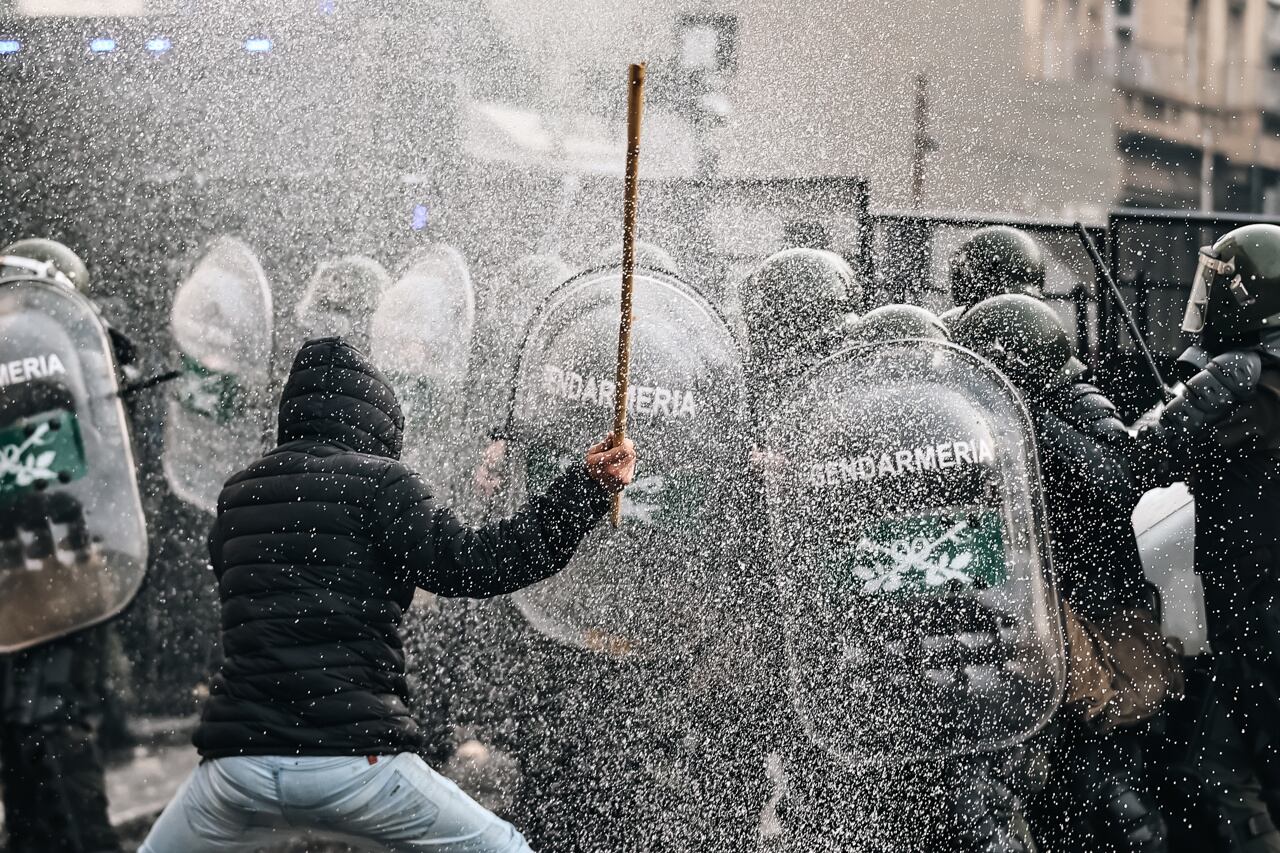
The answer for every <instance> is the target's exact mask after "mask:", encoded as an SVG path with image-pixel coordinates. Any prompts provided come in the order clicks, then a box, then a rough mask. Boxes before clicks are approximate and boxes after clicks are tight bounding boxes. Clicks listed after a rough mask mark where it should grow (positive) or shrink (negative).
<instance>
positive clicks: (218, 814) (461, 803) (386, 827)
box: [138, 752, 532, 853]
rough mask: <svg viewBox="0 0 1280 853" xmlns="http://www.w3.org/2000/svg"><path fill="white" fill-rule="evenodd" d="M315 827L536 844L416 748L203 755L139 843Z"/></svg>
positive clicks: (227, 843)
mask: <svg viewBox="0 0 1280 853" xmlns="http://www.w3.org/2000/svg"><path fill="white" fill-rule="evenodd" d="M304 832H310V833H312V834H313V835H320V836H323V837H333V838H341V839H347V840H352V841H355V842H357V843H363V844H366V845H369V844H371V845H373V846H375V847H376V846H379V845H380V846H381V847H383V848H385V849H386V850H390V851H396V853H399V851H415V853H416V851H431V853H532V851H531V850H530V848H529V845H528V844H527V843H526V842H525V840H524V836H522V835H521V834H520V833H519V832H517V831H516V828H515V827H514V826H512V825H511V824H509V823H507V822H506V821H504V820H502V819H500V818H498V817H497V816H496V815H494V814H493V813H492V812H490V811H488V810H487V809H485V808H484V807H483V806H481V805H480V804H479V803H477V802H476V801H475V800H473V799H471V798H470V797H468V796H467V795H466V794H464V793H463V792H462V791H461V789H459V788H458V786H457V785H455V784H454V783H453V782H451V781H450V780H448V779H446V778H445V777H443V776H441V775H440V774H439V773H437V772H435V771H434V770H432V769H431V768H430V767H428V766H427V764H426V762H424V761H423V760H422V759H421V758H419V757H418V756H416V755H412V754H410V753H403V752H402V753H400V754H399V755H394V756H393V755H380V756H378V760H377V762H376V763H373V764H370V763H369V759H368V758H366V757H364V756H356V757H350V756H341V757H340V756H334V757H309V756H303V757H282V756H281V757H277V756H241V757H234V758H217V759H213V760H211V761H206V762H204V763H203V764H201V765H200V766H199V767H197V768H196V770H195V772H194V773H192V774H191V776H190V777H189V778H188V779H187V781H186V782H184V783H183V785H182V787H181V788H179V789H178V793H177V794H176V795H175V796H174V798H173V801H172V802H170V803H169V805H168V806H166V807H165V810H164V812H163V813H162V814H161V815H160V818H159V820H157V821H156V823H155V826H153V827H152V828H151V833H150V834H149V835H148V836H147V840H146V841H144V842H143V844H142V847H141V848H139V850H138V853H203V851H210V853H212V851H217V853H224V851H246V853H247V851H254V850H257V849H258V848H260V847H262V846H264V845H268V844H273V843H278V842H281V841H286V840H291V839H293V838H294V837H296V836H298V835H301V834H303V833H304Z"/></svg>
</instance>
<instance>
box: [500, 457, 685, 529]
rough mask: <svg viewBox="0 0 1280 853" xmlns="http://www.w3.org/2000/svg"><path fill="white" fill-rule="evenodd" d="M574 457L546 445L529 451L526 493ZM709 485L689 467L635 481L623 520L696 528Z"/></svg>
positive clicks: (624, 498) (624, 501)
mask: <svg viewBox="0 0 1280 853" xmlns="http://www.w3.org/2000/svg"><path fill="white" fill-rule="evenodd" d="M582 458H583V457H582V456H581V455H580V454H577V453H570V452H561V451H557V450H553V449H551V448H549V447H546V446H545V445H534V446H532V447H530V448H529V450H528V454H527V457H526V468H525V471H526V474H527V480H526V482H527V483H528V488H529V493H530V494H536V493H538V492H541V491H542V490H544V489H546V487H547V486H549V485H551V481H552V480H554V479H555V478H556V477H559V476H560V475H561V474H563V473H564V472H565V470H566V469H568V467H569V466H570V465H573V464H574V463H575V462H577V463H581V460H582ZM709 493H710V484H708V483H706V482H705V478H703V477H700V476H699V475H698V472H697V471H695V470H693V469H692V467H683V468H677V469H675V470H669V471H665V472H662V473H655V474H648V475H646V476H641V477H637V478H636V480H635V482H634V483H632V484H631V485H630V486H628V487H627V488H626V490H625V491H624V492H623V493H622V509H623V518H624V521H625V522H627V523H633V524H641V525H660V526H662V527H666V528H678V527H681V526H687V525H691V524H696V522H697V519H698V518H699V517H700V513H702V512H703V510H704V508H705V507H706V506H707V504H708V501H709Z"/></svg>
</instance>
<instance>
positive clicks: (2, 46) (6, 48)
mask: <svg viewBox="0 0 1280 853" xmlns="http://www.w3.org/2000/svg"><path fill="white" fill-rule="evenodd" d="M20 50H22V42H20V41H18V40H17V39H0V54H10V53H17V52H18V51H20Z"/></svg>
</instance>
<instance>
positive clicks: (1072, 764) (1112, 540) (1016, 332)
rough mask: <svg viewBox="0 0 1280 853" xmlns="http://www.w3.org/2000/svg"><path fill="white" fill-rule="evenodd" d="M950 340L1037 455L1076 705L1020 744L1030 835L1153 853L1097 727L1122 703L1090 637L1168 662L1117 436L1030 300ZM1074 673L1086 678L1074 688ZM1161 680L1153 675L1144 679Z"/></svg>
mask: <svg viewBox="0 0 1280 853" xmlns="http://www.w3.org/2000/svg"><path fill="white" fill-rule="evenodd" d="M954 332H955V335H956V337H957V340H959V341H960V342H961V343H963V344H965V345H966V346H969V347H970V348H972V349H974V350H975V351H977V352H980V353H983V354H984V355H986V356H987V357H989V358H991V359H993V360H994V361H996V362H997V363H998V364H999V366H1000V367H1001V369H1002V370H1003V371H1004V372H1005V374H1006V375H1007V376H1008V377H1009V378H1010V379H1011V380H1012V381H1013V382H1014V384H1016V385H1017V386H1018V388H1019V389H1020V390H1021V391H1022V394H1023V397H1024V399H1025V400H1026V403H1027V406H1028V409H1029V410H1030V412H1031V415H1032V418H1033V420H1034V426H1035V431H1036V443H1037V445H1038V449H1039V461H1040V469H1041V475H1042V486H1043V489H1044V497H1045V505H1046V509H1047V510H1048V514H1049V519H1048V520H1049V534H1050V540H1051V546H1052V552H1053V560H1054V570H1055V575H1056V577H1057V579H1058V582H1059V586H1060V592H1061V594H1062V597H1063V599H1064V600H1065V601H1066V602H1067V605H1066V607H1067V608H1068V612H1067V614H1066V617H1067V618H1066V625H1067V628H1068V639H1069V643H1068V645H1069V646H1070V647H1071V648H1070V651H1071V653H1072V658H1073V660H1072V666H1071V667H1070V670H1071V673H1070V677H1071V685H1070V686H1069V689H1068V694H1069V695H1068V698H1069V699H1073V700H1075V701H1077V702H1079V703H1080V705H1081V707H1074V708H1069V709H1068V712H1067V713H1059V714H1057V715H1056V717H1055V721H1054V724H1053V725H1051V727H1050V729H1049V730H1048V731H1046V733H1045V734H1044V735H1042V736H1041V737H1039V738H1037V739H1036V740H1035V741H1034V742H1033V744H1031V747H1032V749H1033V750H1034V751H1036V752H1038V753H1047V754H1048V755H1049V756H1050V758H1051V759H1052V760H1051V762H1050V763H1051V766H1052V772H1053V778H1052V780H1050V781H1052V783H1053V788H1052V789H1051V792H1052V793H1053V794H1055V795H1056V796H1053V797H1051V798H1050V803H1049V807H1048V808H1047V809H1045V812H1046V814H1045V817H1047V818H1049V821H1041V822H1042V823H1044V824H1045V826H1043V827H1041V828H1040V829H1041V832H1040V833H1039V834H1045V833H1046V831H1047V833H1048V834H1051V835H1052V834H1054V830H1057V829H1062V830H1065V831H1066V834H1068V835H1075V836H1078V835H1080V833H1081V830H1084V831H1085V833H1086V834H1091V835H1092V836H1093V837H1094V839H1095V842H1094V843H1105V844H1109V845H1113V846H1114V847H1115V848H1118V849H1121V850H1137V851H1156V850H1162V849H1164V844H1165V838H1166V835H1167V833H1166V831H1165V827H1164V822H1163V819H1162V818H1161V816H1160V814H1159V812H1158V811H1157V810H1156V808H1155V805H1154V802H1153V799H1152V797H1151V796H1150V795H1149V794H1148V793H1147V792H1146V791H1145V790H1143V786H1142V780H1141V772H1140V770H1141V768H1140V767H1139V766H1138V765H1137V763H1136V762H1135V759H1134V757H1133V754H1132V753H1131V752H1130V751H1129V750H1127V749H1126V748H1125V745H1124V744H1122V743H1121V742H1120V741H1119V740H1118V739H1117V737H1116V736H1114V735H1110V734H1104V733H1103V731H1102V729H1103V728H1104V725H1103V723H1106V722H1109V721H1108V720H1107V719H1106V718H1107V717H1108V716H1109V715H1112V714H1116V715H1117V716H1120V717H1123V714H1119V713H1118V709H1117V708H1116V707H1114V706H1113V705H1112V702H1113V701H1114V702H1116V703H1117V704H1118V703H1119V702H1120V701H1122V700H1130V699H1132V695H1124V696H1121V695H1120V691H1118V690H1116V689H1115V688H1114V687H1113V685H1112V682H1111V679H1110V678H1108V675H1109V673H1108V671H1107V670H1108V668H1109V667H1110V666H1114V665H1115V663H1116V662H1115V660H1114V659H1113V654H1112V650H1111V649H1109V648H1106V647H1105V645H1104V647H1097V646H1098V644H1099V642H1100V640H1099V638H1108V637H1113V638H1117V639H1118V640H1119V641H1121V642H1124V643H1127V644H1128V645H1137V644H1138V643H1139V642H1140V641H1142V640H1144V639H1146V640H1150V644H1151V646H1152V648H1149V649H1146V651H1149V652H1150V653H1151V654H1150V655H1149V656H1150V657H1151V658H1152V661H1151V662H1152V663H1153V664H1155V665H1157V666H1166V665H1167V664H1168V663H1169V658H1168V654H1167V653H1166V652H1164V650H1163V646H1162V645H1160V640H1159V638H1158V637H1157V636H1155V635H1156V628H1155V625H1154V620H1153V619H1152V618H1151V616H1150V613H1149V610H1150V602H1149V601H1148V600H1147V594H1146V589H1147V587H1146V582H1145V578H1144V574H1143V569H1142V563H1141V559H1140V557H1139V554H1138V545H1137V540H1136V539H1135V537H1134V533H1133V525H1132V521H1131V517H1132V513H1133V508H1134V506H1135V505H1136V504H1137V501H1138V498H1139V497H1140V496H1141V491H1140V490H1139V487H1138V484H1137V482H1136V481H1135V479H1134V477H1133V474H1132V473H1131V471H1130V468H1129V435H1128V432H1127V431H1126V429H1125V427H1124V424H1123V423H1122V422H1121V421H1120V420H1119V418H1118V417H1117V415H1116V411H1115V408H1114V407H1113V406H1112V404H1111V402H1110V401H1109V400H1108V399H1107V398H1106V397H1105V396H1104V395H1103V394H1102V393H1101V392H1100V391H1099V390H1098V389H1097V388H1095V387H1093V386H1092V385H1089V384H1087V383H1084V382H1082V381H1080V376H1081V375H1082V374H1083V373H1084V372H1085V367H1084V365H1083V364H1081V363H1080V362H1079V361H1078V360H1077V359H1076V358H1075V357H1074V355H1073V354H1072V350H1071V344H1070V341H1069V339H1068V337H1067V334H1066V332H1065V330H1064V329H1063V328H1062V326H1061V323H1060V321H1059V320H1058V318H1057V316H1056V315H1055V314H1054V312H1053V310H1052V309H1051V308H1049V307H1048V306H1047V305H1045V304H1044V303H1043V302H1042V301H1040V300H1038V299H1036V298H1035V297H1033V296H1030V295H1027V294H1015V293H1007V294H1001V295H996V296H991V297H988V298H987V299H984V300H983V301H982V302H979V303H978V304H977V305H975V306H973V307H972V308H970V309H969V310H968V311H967V312H966V313H965V314H963V315H962V316H961V317H959V318H958V319H957V320H956V322H955V328H954ZM1101 642H1102V643H1104V644H1105V643H1106V642H1107V641H1106V640H1102V641H1101ZM1157 646H1158V648H1157ZM1090 664H1091V665H1090ZM1085 674H1093V675H1094V680H1093V681H1092V682H1089V681H1086V679H1085ZM1163 674H1164V671H1163V670H1159V671H1158V672H1157V675H1156V678H1157V679H1159V677H1160V676H1162V675H1163ZM1156 692H1157V693H1159V691H1158V690H1157V691H1156ZM1160 695H1162V694H1160ZM1155 701H1158V696H1157V697H1155V698H1153V702H1155ZM1143 710H1144V711H1145V712H1147V713H1151V712H1152V710H1151V709H1150V708H1146V709H1143ZM1095 717H1103V718H1104V719H1103V720H1100V721H1094V718H1095ZM1073 842H1074V843H1083V844H1088V843H1089V841H1088V840H1087V839H1084V838H1074V839H1073Z"/></svg>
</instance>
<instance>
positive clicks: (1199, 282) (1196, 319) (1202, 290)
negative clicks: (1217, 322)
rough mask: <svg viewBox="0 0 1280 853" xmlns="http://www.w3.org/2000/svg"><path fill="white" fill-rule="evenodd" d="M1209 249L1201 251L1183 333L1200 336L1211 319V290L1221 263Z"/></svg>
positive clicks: (1185, 315)
mask: <svg viewBox="0 0 1280 853" xmlns="http://www.w3.org/2000/svg"><path fill="white" fill-rule="evenodd" d="M1209 251H1210V250H1209V248H1208V247H1205V248H1203V249H1201V250H1200V263H1199V265H1198V266H1197V267H1196V276H1195V279H1194V280H1193V281H1192V282H1191V296H1190V297H1189V298H1188V299H1187V313H1186V314H1184V315H1183V316H1182V331H1184V332H1186V333H1187V334H1189V335H1198V334H1200V333H1201V332H1203V331H1204V327H1205V322H1206V321H1207V320H1208V318H1209V290H1210V288H1211V286H1212V285H1213V277H1214V276H1215V275H1216V274H1217V270H1218V267H1219V266H1220V265H1221V262H1220V261H1218V259H1217V258H1214V257H1213V256H1211V255H1210V254H1209Z"/></svg>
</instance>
